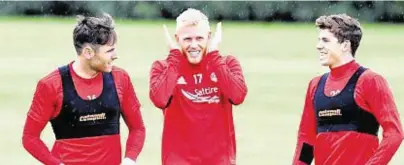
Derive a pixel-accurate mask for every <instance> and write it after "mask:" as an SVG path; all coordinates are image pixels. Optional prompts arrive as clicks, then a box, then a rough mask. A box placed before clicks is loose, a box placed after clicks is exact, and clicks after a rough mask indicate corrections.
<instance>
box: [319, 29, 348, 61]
mask: <svg viewBox="0 0 404 165" xmlns="http://www.w3.org/2000/svg"><path fill="white" fill-rule="evenodd" d="M316 48H317V50H318V52H319V53H320V54H319V55H320V56H319V60H320V64H321V65H322V66H335V65H337V64H338V63H340V61H342V55H343V54H344V52H345V51H346V49H344V48H346V47H344V46H343V45H342V44H341V43H339V42H338V39H337V38H336V37H335V36H334V34H332V33H331V32H330V30H329V29H320V32H319V36H318V43H317V46H316Z"/></svg>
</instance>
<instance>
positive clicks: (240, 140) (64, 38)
mask: <svg viewBox="0 0 404 165" xmlns="http://www.w3.org/2000/svg"><path fill="white" fill-rule="evenodd" d="M163 23H168V27H169V30H170V32H171V33H172V32H173V30H174V24H172V23H174V21H171V22H153V23H151V22H144V21H138V22H130V21H117V28H116V30H117V32H118V35H119V41H118V45H117V52H118V54H119V59H118V60H117V61H116V65H118V66H120V67H122V68H124V69H126V70H127V72H128V73H129V74H130V76H131V78H132V82H133V84H134V86H135V90H136V93H137V96H138V98H139V100H140V102H141V104H142V109H141V111H142V114H143V118H144V122H145V125H146V129H147V130H146V142H145V145H144V148H143V151H142V153H141V154H140V156H139V159H138V163H139V164H140V165H158V164H160V140H161V132H162V121H163V118H162V117H163V116H162V113H161V112H160V111H159V110H158V109H157V108H155V107H154V106H153V105H152V103H151V101H150V100H149V97H148V74H149V70H150V66H151V64H152V62H153V61H154V60H158V59H164V58H165V57H166V55H167V52H168V51H167V46H166V44H165V43H166V42H165V38H164V33H163V28H162V24H163ZM74 24H75V20H74V19H63V20H62V19H37V18H35V19H28V18H0V37H1V39H0V45H1V53H0V63H1V64H0V75H1V78H0V100H1V101H0V102H1V104H0V114H1V115H0V116H1V119H0V130H1V136H0V137H1V140H0V155H1V156H0V164H7V165H36V164H38V165H39V164H40V163H39V162H37V161H36V160H35V159H34V158H33V157H32V156H30V155H29V154H28V153H27V152H26V151H25V150H24V148H23V147H22V143H21V136H22V130H23V125H24V121H25V117H26V114H27V111H28V109H29V106H30V104H31V100H32V95H33V93H34V90H35V87H36V83H37V82H38V80H39V79H40V78H41V77H43V76H45V75H46V74H48V73H50V72H51V71H53V70H54V69H56V67H57V66H60V65H64V64H66V63H68V62H69V61H71V60H74V59H75V57H76V55H75V51H74V48H73V42H72V32H73V28H74ZM212 25H213V26H215V24H212ZM362 26H363V27H364V36H363V38H362V43H361V46H360V48H359V50H358V53H357V60H358V61H359V62H360V63H361V64H363V65H365V66H366V67H370V68H372V69H373V70H374V71H376V72H378V73H380V74H382V75H384V77H385V78H386V79H387V80H388V82H389V84H390V86H391V89H392V90H393V94H394V97H395V99H396V103H397V106H398V109H399V111H400V113H401V119H402V120H404V111H403V109H404V102H403V100H404V87H403V84H404V69H403V68H402V64H403V62H404V44H403V39H404V32H403V29H404V28H403V25H380V24H363V25H362ZM213 29H214V27H213ZM316 41H317V31H316V29H315V28H314V25H313V24H312V23H310V24H278V23H277V24H264V23H252V22H246V23H230V22H227V21H224V22H223V42H222V44H221V52H222V54H228V53H231V54H233V55H234V56H236V57H237V58H238V59H239V61H240V62H241V65H242V68H243V71H244V74H245V78H246V81H247V85H248V95H247V98H246V100H245V102H244V104H242V105H240V106H238V107H236V108H234V115H235V127H236V134H237V161H238V164H240V165H289V164H291V161H292V157H293V153H294V150H295V145H296V135H297V129H298V125H299V122H300V115H301V113H302V109H303V103H304V96H305V92H306V88H307V86H308V82H309V81H310V79H311V78H313V77H314V76H317V75H320V74H321V73H323V72H325V71H326V70H327V68H322V67H320V66H319V64H318V53H317V52H316V49H315V45H316ZM121 123H122V126H121V127H122V128H121V132H122V143H123V144H125V142H126V137H127V128H126V125H125V124H124V122H121ZM380 137H382V136H381V135H380ZM41 138H42V139H43V140H44V141H45V143H46V144H47V145H48V147H49V148H51V147H52V144H53V141H54V136H53V134H52V131H51V129H50V125H49V124H48V125H47V127H46V128H45V130H44V132H43V133H42V136H41ZM123 146H124V145H123ZM123 149H124V147H123ZM390 164H391V165H403V164H404V144H402V145H401V148H400V149H399V151H398V152H397V153H396V155H395V156H394V157H393V160H392V161H391V163H390Z"/></svg>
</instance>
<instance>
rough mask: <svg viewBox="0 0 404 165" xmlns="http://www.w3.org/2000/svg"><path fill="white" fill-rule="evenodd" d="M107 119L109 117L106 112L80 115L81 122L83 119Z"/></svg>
mask: <svg viewBox="0 0 404 165" xmlns="http://www.w3.org/2000/svg"><path fill="white" fill-rule="evenodd" d="M105 119H107V117H106V116H105V113H98V114H91V115H85V116H80V118H79V120H80V121H81V122H83V121H95V120H105Z"/></svg>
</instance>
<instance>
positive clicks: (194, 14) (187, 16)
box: [176, 8, 210, 31]
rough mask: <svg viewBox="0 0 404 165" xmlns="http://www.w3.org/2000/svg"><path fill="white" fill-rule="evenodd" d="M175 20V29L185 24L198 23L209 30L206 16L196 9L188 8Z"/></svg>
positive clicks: (195, 24)
mask: <svg viewBox="0 0 404 165" xmlns="http://www.w3.org/2000/svg"><path fill="white" fill-rule="evenodd" d="M176 21H177V28H176V31H178V30H179V29H180V28H182V27H185V26H198V25H201V26H206V28H208V30H209V31H210V26H209V20H208V17H207V16H206V15H205V14H203V13H202V12H201V11H199V10H197V9H193V8H188V9H187V10H185V11H184V12H182V13H181V14H180V15H179V16H178V17H177V20H176Z"/></svg>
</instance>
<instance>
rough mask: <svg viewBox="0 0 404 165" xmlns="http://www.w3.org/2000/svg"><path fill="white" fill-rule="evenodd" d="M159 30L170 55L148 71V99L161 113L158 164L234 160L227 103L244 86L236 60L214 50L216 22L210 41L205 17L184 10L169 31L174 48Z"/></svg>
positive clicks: (213, 164) (225, 164) (241, 94)
mask: <svg viewBox="0 0 404 165" xmlns="http://www.w3.org/2000/svg"><path fill="white" fill-rule="evenodd" d="M164 29H165V33H166V37H167V40H168V42H169V45H170V53H169V55H168V57H167V58H166V59H165V60H159V61H155V62H154V63H153V65H152V69H151V73H150V99H151V100H152V102H153V103H154V105H155V106H156V107H158V108H160V109H162V110H163V112H164V129H163V139H162V157H161V159H162V164H163V165H177V164H178V165H230V164H235V161H236V139H235V131H234V125H233V115H232V106H233V105H238V104H241V103H243V101H244V99H245V97H246V94H247V87H246V83H245V81H244V76H243V73H242V69H241V66H240V64H239V62H238V60H237V59H236V58H235V57H234V56H222V55H221V54H220V53H219V50H218V44H219V43H220V41H221V36H222V35H221V34H222V31H221V23H219V24H218V26H217V31H216V33H215V37H213V38H212V39H211V32H210V27H209V21H208V19H207V17H206V16H205V15H204V14H203V13H201V12H200V11H199V10H196V9H188V10H186V11H184V12H183V13H182V14H181V15H180V16H178V17H177V29H176V33H175V38H176V41H177V43H178V44H179V45H180V48H179V47H177V45H176V44H175V43H174V42H173V41H172V40H171V37H170V35H169V34H168V30H167V28H166V27H165V26H164Z"/></svg>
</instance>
